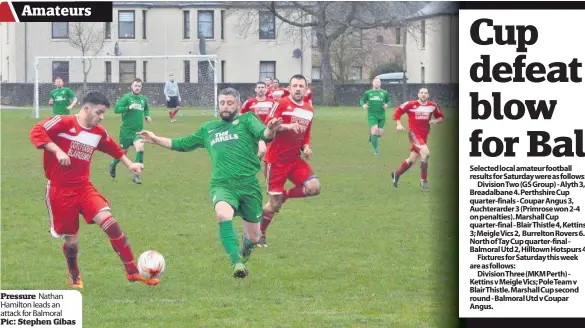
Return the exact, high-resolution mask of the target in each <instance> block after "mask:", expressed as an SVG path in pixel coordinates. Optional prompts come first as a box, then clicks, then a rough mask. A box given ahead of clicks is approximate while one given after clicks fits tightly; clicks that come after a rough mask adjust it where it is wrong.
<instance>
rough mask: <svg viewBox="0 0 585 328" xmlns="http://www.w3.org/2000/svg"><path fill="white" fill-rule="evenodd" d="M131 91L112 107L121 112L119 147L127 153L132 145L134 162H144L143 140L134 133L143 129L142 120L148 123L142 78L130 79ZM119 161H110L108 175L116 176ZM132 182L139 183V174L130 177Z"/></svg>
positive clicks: (148, 111) (140, 181) (148, 110)
mask: <svg viewBox="0 0 585 328" xmlns="http://www.w3.org/2000/svg"><path fill="white" fill-rule="evenodd" d="M130 88H131V89H132V92H128V93H126V94H124V95H122V97H121V98H120V99H118V103H117V104H116V107H115V108H114V113H116V114H122V125H121V126H120V139H119V140H120V142H119V143H120V147H121V148H122V149H123V150H124V153H126V154H127V153H128V148H130V146H134V149H136V159H135V162H136V163H144V142H143V141H142V139H141V138H140V137H139V136H137V135H136V133H138V132H140V131H142V130H143V129H144V121H146V122H147V123H150V122H151V121H152V118H151V117H150V108H149V107H148V98H146V96H144V95H141V94H140V91H142V80H140V79H139V78H136V79H134V81H132V85H131V86H130ZM118 163H120V161H119V160H117V159H115V160H113V161H112V162H111V163H110V176H111V177H112V178H115V177H116V166H117V165H118ZM132 181H134V183H136V184H141V183H142V180H140V176H138V175H135V176H134V177H133V179H132Z"/></svg>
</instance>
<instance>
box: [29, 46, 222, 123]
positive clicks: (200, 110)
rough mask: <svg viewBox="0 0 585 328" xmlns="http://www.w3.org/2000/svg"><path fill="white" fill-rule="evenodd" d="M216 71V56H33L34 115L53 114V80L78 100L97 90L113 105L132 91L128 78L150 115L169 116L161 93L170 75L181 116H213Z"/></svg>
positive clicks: (163, 94) (76, 108)
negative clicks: (137, 83)
mask: <svg viewBox="0 0 585 328" xmlns="http://www.w3.org/2000/svg"><path fill="white" fill-rule="evenodd" d="M216 68H217V56H216V55H171V56H169V55H167V56H93V57H89V56H85V57H84V56H67V57H36V58H35V86H34V92H35V94H34V106H33V113H32V114H33V116H34V117H35V118H39V117H44V116H49V115H51V114H52V110H53V108H52V105H50V102H49V101H50V98H51V92H52V91H53V90H54V89H55V88H56V87H55V80H56V79H57V78H61V79H62V80H63V86H64V87H67V88H69V89H71V90H72V91H73V93H74V94H75V96H76V97H77V99H78V102H81V99H82V97H83V95H84V94H85V93H86V92H87V91H91V90H97V91H100V92H102V93H104V94H105V95H106V96H108V98H109V99H110V101H111V102H112V106H114V105H115V103H116V102H117V100H118V99H119V98H120V96H122V95H123V94H125V93H127V92H131V89H130V85H131V83H132V80H134V79H135V78H139V79H141V80H142V94H144V95H145V96H146V97H148V102H149V106H150V108H151V112H152V115H153V116H157V115H168V110H167V99H166V97H165V93H164V89H165V83H166V81H168V80H169V77H170V75H171V74H172V75H173V76H174V80H175V81H176V82H177V83H178V85H179V95H180V98H181V99H180V103H179V106H180V109H181V113H182V114H184V115H186V116H187V115H214V116H217V93H218V90H217V82H218V77H217V69H216ZM57 97H60V96H59V95H57ZM79 106H80V105H79V104H77V105H76V106H75V107H74V108H73V110H72V112H76V111H77V110H78V109H79Z"/></svg>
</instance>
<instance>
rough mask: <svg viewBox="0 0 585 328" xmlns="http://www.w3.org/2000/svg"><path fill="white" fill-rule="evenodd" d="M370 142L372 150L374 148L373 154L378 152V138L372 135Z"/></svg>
mask: <svg viewBox="0 0 585 328" xmlns="http://www.w3.org/2000/svg"><path fill="white" fill-rule="evenodd" d="M370 142H371V143H372V148H374V152H376V153H377V152H378V136H377V135H375V134H372V135H371V136H370Z"/></svg>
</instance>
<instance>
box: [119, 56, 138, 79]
mask: <svg viewBox="0 0 585 328" xmlns="http://www.w3.org/2000/svg"><path fill="white" fill-rule="evenodd" d="M119 68H120V80H119V81H120V83H132V80H134V79H135V78H136V62H135V61H121V62H120V67H119Z"/></svg>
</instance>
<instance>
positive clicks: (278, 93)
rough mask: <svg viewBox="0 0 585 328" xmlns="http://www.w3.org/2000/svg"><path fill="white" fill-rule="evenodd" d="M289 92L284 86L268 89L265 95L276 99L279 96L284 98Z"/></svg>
mask: <svg viewBox="0 0 585 328" xmlns="http://www.w3.org/2000/svg"><path fill="white" fill-rule="evenodd" d="M289 94H290V92H289V91H288V89H286V88H278V89H276V90H275V89H272V88H270V89H268V92H267V93H266V97H269V98H272V99H274V100H278V99H280V98H284V97H287V96H288V95H289Z"/></svg>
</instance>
